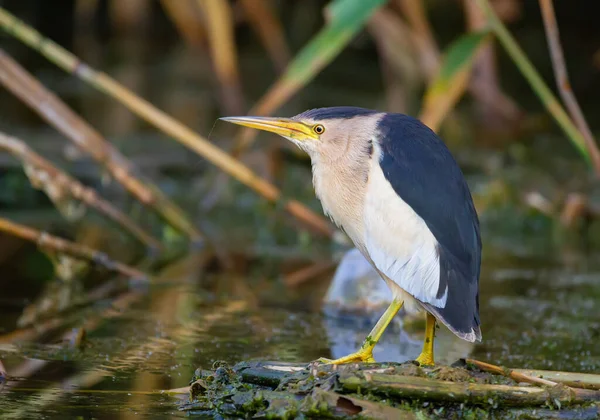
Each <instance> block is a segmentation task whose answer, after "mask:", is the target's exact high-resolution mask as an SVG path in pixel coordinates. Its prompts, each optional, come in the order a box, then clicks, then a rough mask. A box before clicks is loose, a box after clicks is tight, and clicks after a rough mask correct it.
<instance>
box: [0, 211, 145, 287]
mask: <svg viewBox="0 0 600 420" xmlns="http://www.w3.org/2000/svg"><path fill="white" fill-rule="evenodd" d="M0 232H5V233H7V234H9V235H13V236H16V237H18V238H21V239H25V240H26V241H29V242H34V243H36V244H37V245H38V247H40V248H42V249H45V250H48V251H54V252H59V253H63V254H66V255H69V256H71V257H75V258H79V259H83V260H87V261H90V262H93V263H94V264H97V265H99V266H101V267H104V268H106V269H108V270H110V271H114V272H116V273H119V274H122V275H124V276H127V277H131V278H133V279H136V280H148V276H147V275H146V274H145V273H143V272H141V271H139V270H137V269H135V268H133V267H130V266H128V265H126V264H123V263H121V262H118V261H114V260H112V259H110V258H109V257H108V256H107V255H106V254H104V253H103V252H100V251H97V250H95V249H92V248H89V247H87V246H84V245H79V244H76V243H73V242H70V241H67V240H66V239H62V238H59V237H57V236H53V235H50V234H49V233H46V232H41V231H38V230H36V229H33V228H30V227H28V226H23V225H21V224H18V223H14V222H11V221H9V220H7V219H4V218H0Z"/></svg>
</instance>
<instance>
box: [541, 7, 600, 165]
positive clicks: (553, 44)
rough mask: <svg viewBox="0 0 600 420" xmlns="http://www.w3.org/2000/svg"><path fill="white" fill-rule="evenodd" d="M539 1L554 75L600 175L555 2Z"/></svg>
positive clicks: (599, 153)
mask: <svg viewBox="0 0 600 420" xmlns="http://www.w3.org/2000/svg"><path fill="white" fill-rule="evenodd" d="M539 2H540V9H541V10H542V17H543V19H544V28H545V30H546V37H547V38H548V48H549V49H550V56H551V57H552V68H553V69H554V77H555V78H556V86H557V87H558V92H559V93H560V97H561V98H562V100H563V102H564V104H565V106H566V107H567V109H568V110H569V114H571V118H573V121H574V122H575V125H576V126H577V128H578V129H579V131H580V132H581V135H582V136H583V138H584V139H585V144H586V147H587V150H588V152H589V154H590V158H591V161H592V164H593V165H594V169H595V171H596V175H598V176H600V150H598V145H597V144H596V140H595V139H594V136H593V135H592V131H591V130H590V127H589V126H588V124H587V121H586V120H585V117H584V116H583V112H582V111H581V108H580V107H579V103H578V102H577V99H576V98H575V95H574V94H573V90H572V89H571V82H570V81H569V74H568V72H567V65H566V64H565V57H564V55H563V51H562V47H561V45H560V35H559V31H558V24H557V23H556V16H555V14H554V4H553V3H552V0H539Z"/></svg>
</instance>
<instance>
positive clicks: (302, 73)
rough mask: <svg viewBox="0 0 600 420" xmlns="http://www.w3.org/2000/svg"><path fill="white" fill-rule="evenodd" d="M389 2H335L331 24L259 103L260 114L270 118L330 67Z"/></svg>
mask: <svg viewBox="0 0 600 420" xmlns="http://www.w3.org/2000/svg"><path fill="white" fill-rule="evenodd" d="M385 2H386V0H334V1H332V2H331V3H330V4H329V6H328V7H327V9H326V14H327V17H328V20H327V23H326V24H325V26H324V27H323V29H321V31H319V33H318V34H317V35H315V36H314V37H313V39H312V40H311V41H309V43H308V44H307V45H306V46H305V47H304V48H302V50H300V52H299V53H298V54H297V55H296V57H294V59H293V60H292V62H291V63H290V65H289V66H288V68H287V69H286V71H285V73H284V74H283V75H282V76H281V79H279V80H278V81H277V82H276V83H275V85H273V86H272V87H271V89H269V91H268V92H267V93H266V94H265V96H263V98H262V99H261V100H260V101H259V105H257V106H256V108H257V109H256V112H255V113H258V114H270V113H271V112H273V111H274V110H275V109H277V108H278V107H279V106H281V105H282V104H283V103H284V102H285V101H287V100H288V99H289V98H290V97H291V96H292V95H294V94H295V93H296V92H297V91H298V90H299V89H300V88H301V87H302V86H304V85H305V84H307V83H308V82H309V81H311V80H312V79H313V78H314V77H315V76H316V75H317V74H318V73H319V72H320V71H321V70H322V69H323V68H324V67H325V66H326V65H327V64H329V63H330V62H331V61H332V60H333V59H334V58H335V57H336V56H337V55H338V54H339V53H340V52H341V51H342V50H343V49H344V47H345V46H346V45H347V44H348V43H349V42H350V40H351V39H352V38H353V36H354V35H356V33H357V32H358V31H359V30H360V29H361V28H362V27H363V26H364V24H365V22H366V21H367V20H368V19H369V18H370V17H371V15H372V14H373V13H374V12H375V10H377V9H378V8H379V7H381V6H382V5H383V4H384V3H385Z"/></svg>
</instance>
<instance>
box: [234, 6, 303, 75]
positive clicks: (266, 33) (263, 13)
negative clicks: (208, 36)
mask: <svg viewBox="0 0 600 420" xmlns="http://www.w3.org/2000/svg"><path fill="white" fill-rule="evenodd" d="M240 3H241V5H242V7H243V8H244V12H245V13H246V16H247V17H248V21H249V22H250V25H252V27H253V28H254V31H255V32H256V33H257V34H258V36H259V37H260V40H261V42H262V43H263V45H264V46H265V49H266V50H267V53H268V54H269V57H271V61H273V64H275V67H276V69H277V70H278V71H279V72H280V73H281V72H283V70H284V69H285V68H286V66H287V65H288V63H289V61H290V58H291V53H290V49H289V47H288V45H287V42H286V41H285V36H284V32H283V28H282V26H281V22H280V21H279V19H278V18H277V16H276V15H275V13H274V11H273V8H272V6H271V2H269V1H265V0H241V2H240Z"/></svg>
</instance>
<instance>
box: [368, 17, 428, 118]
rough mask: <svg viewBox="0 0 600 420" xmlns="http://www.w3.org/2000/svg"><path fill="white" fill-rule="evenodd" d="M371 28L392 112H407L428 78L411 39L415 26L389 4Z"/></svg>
mask: <svg viewBox="0 0 600 420" xmlns="http://www.w3.org/2000/svg"><path fill="white" fill-rule="evenodd" d="M367 28H368V30H369V33H370V34H371V36H372V37H373V40H374V41H375V43H376V45H377V50H378V53H379V57H380V60H381V61H382V72H383V75H384V79H385V81H386V85H387V86H386V95H387V97H388V111H390V112H404V113H406V112H408V109H409V103H408V101H409V100H410V98H412V97H413V96H416V91H417V89H419V87H420V86H422V85H423V81H424V80H423V79H424V78H423V71H422V69H421V68H420V67H421V65H420V64H419V63H418V61H419V60H418V58H417V52H416V51H415V48H414V43H413V42H411V37H410V34H411V28H409V27H408V25H406V24H405V23H404V21H403V20H402V18H400V16H398V14H397V13H396V12H395V11H394V10H393V9H392V8H389V7H386V8H382V9H380V10H377V11H376V12H375V13H373V16H371V19H369V21H368V22H367ZM413 93H414V95H413Z"/></svg>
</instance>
